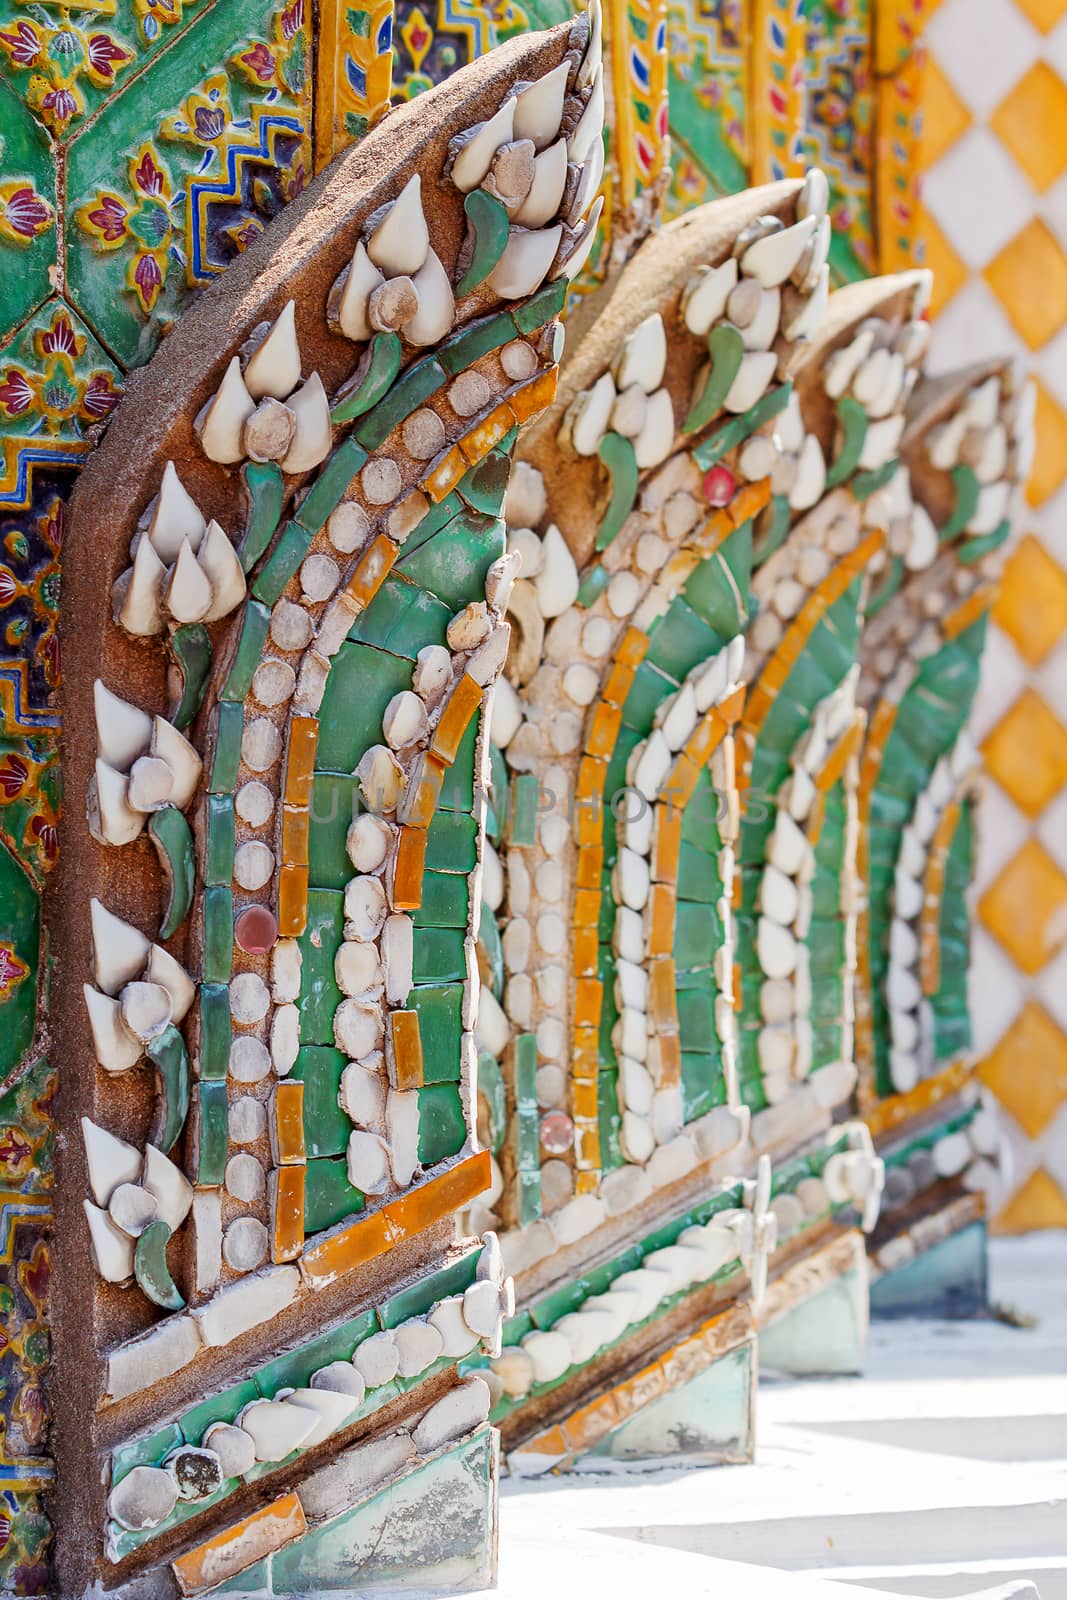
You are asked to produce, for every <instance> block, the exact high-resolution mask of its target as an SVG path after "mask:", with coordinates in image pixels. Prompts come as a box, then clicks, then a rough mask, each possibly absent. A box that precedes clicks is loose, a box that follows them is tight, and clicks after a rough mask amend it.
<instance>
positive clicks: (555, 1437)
mask: <svg viewBox="0 0 1067 1600" xmlns="http://www.w3.org/2000/svg"><path fill="white" fill-rule="evenodd" d="M522 1449H523V1451H524V1452H526V1451H529V1452H530V1453H531V1454H532V1455H535V1456H565V1455H566V1454H567V1441H566V1440H565V1439H564V1437H563V1429H562V1428H560V1427H559V1426H558V1425H557V1426H556V1427H553V1428H546V1429H545V1431H544V1433H539V1434H537V1435H536V1436H535V1437H534V1438H533V1439H527V1441H526V1443H525V1444H524V1445H523V1446H522Z"/></svg>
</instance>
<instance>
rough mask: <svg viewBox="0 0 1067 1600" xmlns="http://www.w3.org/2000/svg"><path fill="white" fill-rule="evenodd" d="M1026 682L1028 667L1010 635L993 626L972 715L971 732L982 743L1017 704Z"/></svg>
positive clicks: (984, 652)
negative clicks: (1006, 713) (1009, 709)
mask: <svg viewBox="0 0 1067 1600" xmlns="http://www.w3.org/2000/svg"><path fill="white" fill-rule="evenodd" d="M1026 679H1027V669H1026V665H1025V663H1024V661H1023V659H1022V657H1021V656H1020V655H1019V652H1018V651H1017V650H1016V648H1015V646H1014V645H1013V644H1012V642H1011V640H1010V639H1009V638H1008V636H1007V634H1006V633H1003V632H1002V631H1001V629H1000V628H998V627H997V625H996V623H990V625H989V628H988V630H987V632H986V645H985V650H984V651H983V653H982V670H981V676H980V677H979V679H978V693H977V694H976V695H975V701H974V710H973V711H972V713H971V732H972V734H973V735H974V737H975V739H976V740H977V741H978V743H979V744H980V743H981V742H982V740H983V739H984V738H985V736H986V734H987V733H989V732H990V731H991V730H992V729H993V728H995V727H996V725H997V723H998V722H999V721H1000V719H1001V717H1002V716H1003V715H1004V713H1005V712H1006V711H1007V710H1008V708H1009V707H1010V706H1013V705H1014V704H1015V702H1016V700H1017V699H1018V698H1019V696H1020V694H1021V693H1022V691H1023V688H1024V686H1025V684H1026Z"/></svg>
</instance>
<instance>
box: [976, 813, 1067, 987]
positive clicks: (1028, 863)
mask: <svg viewBox="0 0 1067 1600" xmlns="http://www.w3.org/2000/svg"><path fill="white" fill-rule="evenodd" d="M978 915H979V917H980V919H981V921H982V923H983V924H984V926H985V927H986V928H988V930H989V932H990V933H991V934H993V936H994V938H996V939H999V940H1000V943H1001V944H1002V945H1003V946H1004V948H1005V950H1007V952H1008V954H1009V955H1010V956H1011V957H1012V958H1013V960H1014V961H1015V964H1016V966H1018V967H1021V968H1022V970H1023V971H1024V972H1025V973H1026V974H1027V975H1028V976H1030V977H1033V975H1034V974H1035V973H1037V972H1040V971H1041V968H1042V967H1043V966H1045V964H1046V963H1047V962H1049V961H1051V960H1052V958H1053V956H1054V955H1055V954H1056V953H1057V951H1058V950H1059V949H1060V948H1061V946H1062V944H1063V942H1064V939H1065V938H1067V878H1065V877H1064V875H1063V873H1062V872H1061V871H1060V869H1059V867H1058V866H1057V865H1056V863H1055V861H1053V859H1052V857H1051V856H1050V855H1049V854H1048V852H1047V850H1044V849H1043V848H1042V846H1041V845H1040V844H1038V842H1037V840H1036V839H1028V840H1027V842H1026V843H1025V844H1024V845H1023V847H1022V849H1021V850H1020V851H1019V853H1018V854H1017V855H1016V856H1015V857H1014V858H1013V860H1011V861H1009V862H1008V865H1007V866H1006V867H1005V868H1004V870H1003V872H1001V874H1000V876H999V877H998V878H997V879H996V880H995V882H994V883H993V884H992V885H991V886H990V887H989V888H988V889H987V890H986V892H985V894H984V895H983V896H982V898H981V900H979V902H978Z"/></svg>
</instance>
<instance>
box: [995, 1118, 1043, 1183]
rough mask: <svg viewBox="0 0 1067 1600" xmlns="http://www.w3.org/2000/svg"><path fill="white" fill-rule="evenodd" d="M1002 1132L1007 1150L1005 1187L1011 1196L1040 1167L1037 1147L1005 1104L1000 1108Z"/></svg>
mask: <svg viewBox="0 0 1067 1600" xmlns="http://www.w3.org/2000/svg"><path fill="white" fill-rule="evenodd" d="M998 1120H999V1123H1000V1131H1001V1134H1002V1136H1003V1141H1004V1146H1005V1148H1006V1155H1007V1161H1006V1170H1005V1173H1004V1176H1005V1180H1006V1183H1005V1187H1006V1188H1007V1190H1008V1193H1009V1194H1014V1193H1015V1192H1016V1190H1017V1189H1021V1188H1022V1186H1023V1184H1024V1183H1025V1182H1026V1180H1027V1178H1028V1177H1029V1176H1030V1174H1031V1173H1032V1172H1033V1170H1034V1168H1035V1167H1036V1166H1037V1165H1038V1155H1037V1145H1036V1143H1035V1141H1034V1140H1033V1139H1031V1138H1030V1137H1029V1135H1028V1134H1026V1133H1024V1132H1023V1130H1022V1128H1021V1127H1020V1126H1019V1124H1018V1123H1017V1122H1016V1120H1015V1118H1014V1117H1013V1116H1012V1114H1011V1112H1010V1111H1009V1110H1008V1109H1007V1107H1006V1106H1004V1105H1003V1104H1002V1105H1001V1107H1000V1117H999V1119H998Z"/></svg>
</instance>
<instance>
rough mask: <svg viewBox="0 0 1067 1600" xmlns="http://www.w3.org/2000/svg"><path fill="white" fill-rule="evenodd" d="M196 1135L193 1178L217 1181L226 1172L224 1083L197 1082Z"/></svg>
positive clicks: (227, 1124) (226, 1137)
mask: <svg viewBox="0 0 1067 1600" xmlns="http://www.w3.org/2000/svg"><path fill="white" fill-rule="evenodd" d="M199 1094H200V1137H199V1140H198V1155H197V1166H196V1181H197V1183H198V1184H200V1185H204V1184H206V1185H208V1186H209V1187H210V1186H212V1185H217V1184H220V1183H221V1182H222V1180H223V1178H224V1176H225V1173H226V1154H227V1141H228V1127H229V1123H228V1112H227V1107H226V1085H225V1083H201V1085H200V1090H199Z"/></svg>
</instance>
